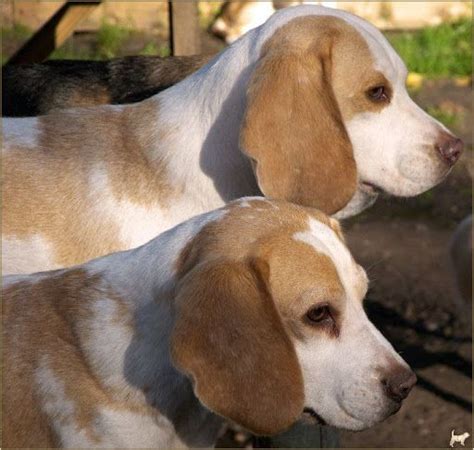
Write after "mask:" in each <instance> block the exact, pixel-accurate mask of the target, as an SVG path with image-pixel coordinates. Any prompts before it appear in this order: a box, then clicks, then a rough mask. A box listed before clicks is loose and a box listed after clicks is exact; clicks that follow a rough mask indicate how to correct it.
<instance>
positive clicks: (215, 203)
mask: <svg viewBox="0 0 474 450" xmlns="http://www.w3.org/2000/svg"><path fill="white" fill-rule="evenodd" d="M406 75H407V70H406V68H405V65H404V64H403V62H402V61H401V59H400V58H399V57H398V55H397V54H396V53H395V51H394V50H393V49H392V47H391V46H390V45H389V43H388V42H387V41H386V39H385V38H384V37H383V35H382V34H381V33H380V32H379V31H378V30H377V29H376V28H374V27H373V26H371V25H370V24H368V23H367V22H365V21H364V20H362V19H360V18H358V17H356V16H353V15H351V14H349V13H346V12H343V11H338V10H335V9H329V8H324V7H319V6H297V7H293V8H285V9H282V10H281V11H279V12H277V13H275V14H274V15H273V16H272V17H271V18H270V19H269V20H268V21H267V22H266V23H265V24H264V25H262V26H261V27H259V28H256V29H254V30H252V31H250V32H249V33H247V34H246V35H245V36H244V37H242V38H241V39H239V40H238V41H236V42H235V43H234V44H233V45H232V46H230V47H229V48H227V49H226V50H225V51H224V52H222V53H221V54H220V55H219V56H217V57H216V58H215V59H213V60H212V61H211V62H210V63H208V64H207V65H206V66H204V67H203V68H201V69H200V70H199V71H197V72H196V73H194V74H193V75H191V76H189V77H187V78H186V79H185V80H183V81H181V82H180V83H178V84H176V85H174V86H173V87H171V88H169V89H167V90H165V91H163V92H161V93H159V94H157V95H156V96H154V97H151V98H150V99H148V100H144V101H143V102H140V103H136V104H131V105H107V106H98V107H91V108H84V109H72V110H66V111H63V112H58V113H55V114H50V115H47V116H42V117H37V118H17V119H14V118H7V119H3V152H4V154H3V178H4V180H3V227H2V231H3V235H2V239H3V245H2V256H3V258H2V262H3V270H4V273H20V272H33V271H39V270H47V269H55V268H60V267H65V266H70V265H73V264H78V263H81V262H84V261H87V260H89V259H91V258H93V257H97V256H100V255H104V254H108V253H111V252H114V251H118V250H124V249H129V248H133V247H136V246H139V245H141V244H143V243H145V242H147V241H148V240H150V239H151V238H152V237H153V236H155V235H157V234H159V233H160V232H162V231H164V230H166V229H168V228H170V227H172V226H174V225H176V224H177V223H179V222H181V221H183V220H185V219H187V218H189V217H190V216H193V215H196V214H200V213H202V212H206V211H210V210H212V209H215V208H217V207H220V206H222V205H224V204H225V203H227V202H229V201H231V200H233V199H235V198H240V197H242V196H246V195H258V194H262V193H263V194H264V195H265V196H267V197H271V198H277V199H282V200H287V201H291V202H294V203H298V204H301V205H305V206H311V207H317V208H319V209H321V210H322V211H323V212H325V213H327V214H334V215H336V217H337V218H344V217H348V216H351V215H354V214H357V213H358V212H360V211H361V210H363V209H364V208H366V207H368V206H370V205H371V204H372V203H373V202H374V201H375V199H376V198H377V195H378V192H379V191H380V190H383V191H386V192H387V193H390V194H392V195H397V196H412V195H417V194H420V193H422V192H424V191H426V190H427V189H430V188H432V187H433V186H435V185H436V184H438V183H439V182H440V181H442V180H443V179H444V177H445V176H446V175H447V174H448V173H449V171H450V170H451V168H452V166H453V164H454V163H455V162H456V160H457V159H458V158H459V155H460V153H461V150H462V142H461V141H460V140H459V139H457V138H456V137H454V136H453V135H452V134H451V133H450V132H449V131H448V130H447V129H446V128H445V127H444V126H443V125H442V124H440V123H439V122H437V121H436V120H435V119H433V118H432V117H430V116H429V115H427V114H426V113H425V112H424V111H423V110H421V109H420V108H419V107H418V106H417V105H416V104H415V103H414V102H413V101H412V100H411V99H410V98H409V96H408V94H407V91H406V89H405V78H406Z"/></svg>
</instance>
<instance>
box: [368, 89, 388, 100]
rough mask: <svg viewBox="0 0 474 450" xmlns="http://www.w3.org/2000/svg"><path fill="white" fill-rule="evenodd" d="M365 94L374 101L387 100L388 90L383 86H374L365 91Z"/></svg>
mask: <svg viewBox="0 0 474 450" xmlns="http://www.w3.org/2000/svg"><path fill="white" fill-rule="evenodd" d="M367 96H368V97H369V99H370V100H372V101H374V102H383V101H386V100H388V92H387V89H386V87H385V86H375V87H373V88H371V89H369V90H368V91H367Z"/></svg>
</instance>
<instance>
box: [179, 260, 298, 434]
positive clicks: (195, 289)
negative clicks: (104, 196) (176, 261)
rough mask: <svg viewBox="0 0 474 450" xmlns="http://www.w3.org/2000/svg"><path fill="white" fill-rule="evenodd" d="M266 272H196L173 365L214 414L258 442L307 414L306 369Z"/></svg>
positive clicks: (225, 268) (244, 268)
mask: <svg viewBox="0 0 474 450" xmlns="http://www.w3.org/2000/svg"><path fill="white" fill-rule="evenodd" d="M262 277H263V275H262V274H261V271H259V270H255V269H254V268H252V267H250V265H248V264H244V263H238V262H223V263H221V264H217V263H209V264H206V265H200V266H199V265H198V266H197V267H195V268H194V269H193V270H192V271H191V272H189V273H188V274H187V275H186V276H185V277H184V278H183V280H182V281H181V283H180V285H179V287H178V293H177V297H176V302H177V311H178V313H177V318H176V324H175V328H174V331H173V335H172V341H171V349H172V358H173V361H174V362H175V364H176V365H177V367H178V368H180V369H181V370H182V371H184V372H185V373H187V374H188V375H189V376H190V378H191V379H192V380H193V382H194V391H195V394H196V396H197V397H198V398H199V400H200V401H201V402H202V403H203V404H204V405H206V407H207V408H209V409H210V410H211V411H214V412H215V413H217V414H219V415H221V416H224V417H226V418H228V419H231V420H233V421H234V422H236V423H238V424H239V425H242V426H243V427H245V428H247V429H248V430H250V431H251V432H253V433H255V434H263V435H269V434H275V433H278V432H280V431H283V430H285V429H286V428H288V427H289V426H290V425H291V424H292V423H293V422H295V421H296V420H297V419H298V417H299V416H300V415H301V412H302V411H303V407H304V405H303V403H304V393H303V381H302V374H301V369H300V366H299V363H298V359H297V356H296V352H295V349H294V347H293V344H292V342H291V341H290V339H289V337H288V335H287V334H286V331H285V330H284V328H283V325H282V322H281V319H280V316H279V314H278V312H277V310H276V308H275V305H274V303H273V300H272V298H271V297H270V294H269V293H268V291H267V289H266V287H265V282H264V281H263V279H262Z"/></svg>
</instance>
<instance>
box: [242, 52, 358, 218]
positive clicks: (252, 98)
mask: <svg viewBox="0 0 474 450" xmlns="http://www.w3.org/2000/svg"><path fill="white" fill-rule="evenodd" d="M320 47H321V48H320ZM326 47H328V46H326ZM318 48H320V54H319V55H318V54H317V53H316V51H315V50H314V48H312V49H307V50H301V51H299V52H297V51H295V50H294V49H291V48H288V47H287V46H285V45H282V46H281V48H280V47H277V46H275V45H273V46H269V47H267V48H266V49H264V52H263V55H262V57H261V59H260V61H259V63H258V65H257V68H256V69H255V71H254V73H253V74H252V78H251V80H250V84H249V88H248V91H247V110H246V112H245V117H244V121H243V124H242V128H241V135H240V143H241V148H242V150H243V152H244V153H245V154H246V155H248V156H249V157H250V158H251V159H252V161H253V162H254V170H255V172H256V177H257V180H258V184H259V187H260V189H261V190H262V192H263V193H264V194H265V195H266V196H269V197H273V198H277V199H284V200H288V201H290V202H294V203H298V204H301V205H304V206H312V207H316V208H318V209H320V210H322V211H323V212H325V213H327V214H333V213H335V212H337V211H338V210H340V209H342V208H343V207H344V206H345V205H346V204H347V203H348V202H349V200H350V199H351V198H352V196H353V194H354V192H355V190H356V184H357V169H356V164H355V161H354V156H353V151H352V145H351V142H350V140H349V137H348V135H347V132H346V129H345V127H344V123H343V119H342V116H341V114H340V111H339V108H338V105H337V102H336V99H335V97H334V94H333V91H332V87H331V83H330V56H329V55H330V48H329V47H328V48H327V49H326V50H323V48H324V46H323V45H322V44H321V46H319V45H318Z"/></svg>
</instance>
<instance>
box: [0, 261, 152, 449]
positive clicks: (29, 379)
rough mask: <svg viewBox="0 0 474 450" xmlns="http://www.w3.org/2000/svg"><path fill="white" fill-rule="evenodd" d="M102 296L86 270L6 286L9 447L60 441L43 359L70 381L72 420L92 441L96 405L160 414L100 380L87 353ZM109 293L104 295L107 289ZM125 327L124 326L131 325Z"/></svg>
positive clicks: (50, 444)
mask: <svg viewBox="0 0 474 450" xmlns="http://www.w3.org/2000/svg"><path fill="white" fill-rule="evenodd" d="M99 295H101V290H100V278H99V277H98V276H91V275H90V274H88V273H86V272H85V271H84V270H82V269H74V270H70V271H68V272H65V273H64V274H62V273H60V272H59V271H58V272H56V273H55V272H51V273H50V274H49V276H48V277H46V278H44V279H42V280H38V281H37V282H20V283H16V284H14V285H12V286H11V287H7V288H5V289H4V290H3V333H4V334H3V385H4V386H5V387H6V386H8V389H4V392H3V415H2V416H3V446H4V447H6V448H32V447H34V448H37V447H43V448H51V447H56V446H58V445H59V442H58V440H57V436H55V433H54V431H53V429H52V428H51V423H50V422H49V419H48V417H47V416H46V415H45V413H44V412H43V411H42V409H41V408H42V399H41V398H40V397H39V396H38V386H37V384H36V379H35V376H36V371H37V369H38V368H39V367H40V366H41V364H42V362H43V361H46V362H47V365H48V369H49V370H51V371H52V373H53V374H54V375H55V376H57V378H58V379H59V380H60V382H61V383H63V384H64V391H65V396H66V397H67V399H69V400H70V401H73V402H74V417H73V420H74V423H73V424H72V425H75V426H76V427H77V429H82V430H83V432H84V433H85V434H86V436H87V437H88V439H90V440H91V441H92V442H96V443H97V445H99V444H100V436H97V435H96V434H95V433H94V431H93V426H92V425H93V420H94V418H95V415H96V410H97V408H99V407H101V406H106V407H108V408H111V409H114V410H127V411H131V412H137V413H141V414H148V415H156V414H157V411H154V410H152V409H151V408H148V407H145V406H142V405H140V404H136V403H134V402H128V403H125V402H121V401H116V400H115V397H112V395H113V392H111V391H110V389H109V390H108V391H106V390H105V389H104V388H103V386H102V385H101V382H100V380H97V379H96V378H95V377H94V374H93V373H92V372H91V370H90V367H89V366H88V365H87V361H86V358H85V355H84V348H83V347H82V345H81V344H83V339H84V338H85V337H86V336H87V333H88V331H87V328H86V327H85V326H84V321H85V320H86V319H87V318H89V317H90V316H91V314H92V310H91V304H92V302H94V301H95V300H96V299H97V298H98V296H99ZM102 295H103V293H102ZM125 326H126V325H125Z"/></svg>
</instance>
